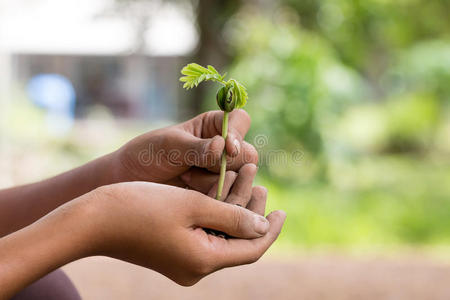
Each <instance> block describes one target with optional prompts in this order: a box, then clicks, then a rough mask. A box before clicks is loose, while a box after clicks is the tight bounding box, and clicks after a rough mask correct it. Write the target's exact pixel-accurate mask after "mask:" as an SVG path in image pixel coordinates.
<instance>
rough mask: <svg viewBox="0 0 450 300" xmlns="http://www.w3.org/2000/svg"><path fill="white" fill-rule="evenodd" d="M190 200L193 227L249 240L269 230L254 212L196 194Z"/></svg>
mask: <svg viewBox="0 0 450 300" xmlns="http://www.w3.org/2000/svg"><path fill="white" fill-rule="evenodd" d="M197 194H198V195H197V197H194V198H192V201H193V203H192V204H193V205H194V206H195V207H194V209H192V223H193V225H194V226H199V227H202V228H209V229H214V230H218V231H221V232H224V233H226V234H228V235H230V236H233V237H238V238H244V239H251V238H257V237H261V236H263V235H264V234H266V233H267V231H268V230H269V222H268V221H267V220H266V218H264V217H263V216H260V215H258V214H255V213H254V212H252V211H250V210H248V209H245V208H243V207H239V206H237V205H231V204H228V203H224V202H221V201H211V199H210V198H209V197H206V196H205V195H203V194H199V193H197Z"/></svg>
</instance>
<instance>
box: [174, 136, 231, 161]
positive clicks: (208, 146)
mask: <svg viewBox="0 0 450 300" xmlns="http://www.w3.org/2000/svg"><path fill="white" fill-rule="evenodd" d="M177 143H178V145H180V146H181V149H180V150H181V155H182V156H181V159H182V162H183V164H184V165H187V166H190V167H200V168H212V167H215V166H218V165H220V157H221V155H222V152H223V149H224V147H225V141H224V139H223V138H222V137H221V136H219V135H217V136H214V137H213V138H208V139H202V138H198V137H195V136H193V135H182V136H181V137H180V138H179V139H178V141H177ZM180 146H179V147H180Z"/></svg>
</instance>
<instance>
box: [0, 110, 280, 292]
mask: <svg viewBox="0 0 450 300" xmlns="http://www.w3.org/2000/svg"><path fill="white" fill-rule="evenodd" d="M222 116H223V114H222V112H220V111H213V112H208V113H205V114H202V115H199V116H197V117H195V118H194V119H192V120H189V121H187V122H185V123H182V124H178V125H175V126H171V127H167V128H164V129H160V130H156V131H152V132H148V133H146V134H144V135H141V136H139V137H137V138H135V139H133V140H131V141H130V142H129V143H127V144H126V145H124V146H123V147H121V148H120V149H118V150H117V151H115V152H113V153H111V154H108V155H105V156H103V157H101V158H99V159H97V160H94V161H92V162H90V163H88V164H86V165H84V166H81V167H79V168H77V169H74V170H71V171H69V172H66V173H64V174H61V175H58V176H55V177H53V178H50V179H47V180H44V181H41V182H38V183H34V184H29V185H25V186H21V187H16V188H11V189H6V190H3V191H0V237H2V236H3V237H2V238H0V299H9V298H10V297H11V296H12V295H14V294H15V293H17V292H18V291H20V290H21V289H23V288H24V287H25V286H27V285H28V284H30V283H31V282H33V281H35V280H36V279H38V278H40V277H42V276H44V275H45V274H47V273H49V272H51V271H52V270H54V269H56V268H58V267H60V266H62V265H64V264H66V263H68V262H71V261H74V260H76V259H79V258H82V257H87V256H92V255H106V256H110V257H114V258H117V259H121V260H124V261H128V262H131V263H135V264H138V265H141V266H144V267H147V268H150V269H153V270H155V271H158V272H160V273H162V274H164V275H166V276H167V277H169V278H170V279H172V280H174V281H175V282H177V283H179V284H181V285H192V284H194V283H195V282H197V281H198V280H200V279H201V278H202V277H203V276H206V275H207V274H209V273H211V272H214V271H216V270H218V269H221V268H224V267H229V266H235V265H241V264H245V263H250V262H253V261H256V260H257V259H258V258H259V257H260V256H261V255H262V254H263V253H264V252H265V251H266V250H267V248H268V247H269V246H270V244H271V243H273V241H274V240H275V239H276V237H277V235H278V234H279V232H280V230H281V227H282V224H283V222H284V218H285V214H284V213H283V212H281V211H277V212H274V213H272V214H270V215H269V216H267V219H265V218H263V217H262V216H263V215H264V210H265V203H266V197H267V191H266V189H265V188H263V187H252V182H253V179H254V177H255V174H256V171H257V168H256V165H255V164H256V163H257V160H258V156H257V153H256V151H255V149H254V148H253V147H252V146H251V145H250V144H248V143H246V142H244V141H243V138H244V136H245V134H246V133H247V130H248V128H249V126H250V118H249V117H248V115H247V114H246V113H245V112H244V111H241V110H236V111H233V112H232V113H231V114H230V128H229V136H228V138H227V140H226V141H224V140H223V139H222V138H221V137H220V134H221V132H220V130H221V123H222ZM224 147H225V148H226V150H227V153H230V157H229V161H228V167H227V168H228V169H229V170H230V171H228V172H227V173H226V178H225V185H224V191H223V197H222V199H221V200H222V201H223V202H220V201H215V200H213V199H211V197H214V196H215V194H216V191H217V179H218V174H217V171H218V168H219V165H220V154H221V153H222V151H223V149H224ZM148 149H151V151H149V150H148ZM146 151H147V152H146ZM170 151H172V152H170ZM174 151H175V152H176V153H178V155H177V156H173V155H172V154H170V153H174ZM157 153H162V154H161V156H160V159H158V160H149V159H145V155H147V157H148V158H150V157H152V156H154V155H156V154H157ZM142 154H144V156H143V155H142ZM192 157H194V159H191V158H192ZM233 170H234V171H233ZM235 171H237V172H235ZM120 182H125V183H120ZM150 182H153V183H150ZM72 199H73V200H72ZM240 206H241V207H240ZM246 208H247V209H246ZM255 216H257V217H255ZM255 220H259V221H260V222H259V223H258V224H259V226H258V227H255V225H254V224H255ZM263 220H265V221H263ZM267 222H268V223H267ZM202 228H209V229H215V230H218V231H222V232H225V233H227V234H228V235H230V236H233V237H235V238H233V239H222V238H220V237H216V236H213V235H208V234H206V233H205V231H204V230H203V229H202ZM30 245H32V247H30Z"/></svg>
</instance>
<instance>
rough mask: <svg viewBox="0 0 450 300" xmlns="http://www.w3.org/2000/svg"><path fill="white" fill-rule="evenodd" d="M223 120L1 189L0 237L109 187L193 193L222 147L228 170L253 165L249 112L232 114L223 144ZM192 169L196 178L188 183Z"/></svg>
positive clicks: (153, 135)
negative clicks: (138, 185)
mask: <svg viewBox="0 0 450 300" xmlns="http://www.w3.org/2000/svg"><path fill="white" fill-rule="evenodd" d="M222 117H223V112H221V111H210V112H207V113H203V114H201V115H199V116H197V117H195V118H193V119H191V120H189V121H186V122H184V123H181V124H177V125H174V126H171V127H167V128H163V129H159V130H155V131H151V132H147V133H145V134H143V135H141V136H138V137H136V138H135V139H133V140H131V141H130V142H128V143H127V144H125V145H124V146H123V147H121V148H120V149H118V150H117V151H114V152H113V153H110V154H108V155H105V156H103V157H100V158H98V159H96V160H94V161H91V162H89V163H87V164H85V165H83V166H81V167H79V168H76V169H74V170H71V171H68V172H66V173H63V174H61V175H58V176H55V177H53V178H50V179H47V180H44V181H41V182H37V183H33V184H28V185H24V186H19V187H14V188H10V189H6V190H0V237H1V236H4V235H6V234H9V233H11V232H14V231H17V230H19V229H21V228H23V227H25V226H28V225H29V224H31V223H33V222H34V221H36V220H38V219H39V218H41V217H42V216H44V215H46V214H47V213H49V212H51V211H52V210H54V209H55V208H57V207H59V206H60V205H62V204H64V203H66V202H68V201H70V200H72V199H75V198H77V197H79V196H81V195H83V194H85V193H87V192H89V191H92V190H94V189H95V188H97V187H100V186H104V185H108V184H113V183H119V182H128V181H150V182H156V183H164V184H169V185H173V186H178V187H187V186H191V187H192V188H193V189H196V187H197V186H199V185H202V183H201V181H203V177H208V178H212V177H211V176H215V175H214V174H215V173H217V172H218V170H219V169H218V168H219V165H220V154H221V153H222V151H223V148H224V147H226V149H227V153H230V157H229V165H228V169H230V170H239V169H240V168H241V167H242V166H243V165H244V164H245V163H253V164H256V163H257V161H258V154H257V152H256V150H255V149H254V148H253V146H251V145H250V144H248V143H246V142H245V141H243V138H244V137H245V134H246V133H247V131H248V129H249V127H250V118H249V116H248V114H247V113H246V112H245V111H243V110H235V111H233V112H232V113H231V114H230V121H229V122H230V127H229V136H228V138H227V140H226V143H225V142H224V140H223V139H222V138H221V137H220V135H221V124H222ZM149 149H150V150H151V151H150V150H149ZM158 153H159V157H160V158H159V159H158V160H157V159H154V160H153V161H151V163H149V162H150V159H149V157H151V156H156V155H158ZM169 153H171V154H173V153H178V156H177V157H176V158H175V156H173V155H169ZM192 171H194V172H196V174H197V175H196V176H194V177H192V179H191V180H189V178H190V175H189V174H190V173H191V172H192ZM199 172H200V174H202V175H201V176H200V175H198V174H199ZM183 178H186V179H188V180H183ZM216 180H217V179H216ZM208 182H209V181H208ZM211 185H212V184H211Z"/></svg>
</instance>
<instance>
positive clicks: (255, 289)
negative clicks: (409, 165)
mask: <svg viewBox="0 0 450 300" xmlns="http://www.w3.org/2000/svg"><path fill="white" fill-rule="evenodd" d="M64 269H65V271H66V272H67V273H68V275H69V276H70V277H71V278H72V280H73V281H74V283H75V285H76V286H77V287H78V289H79V290H80V293H81V295H82V297H83V299H84V300H94V299H95V300H97V299H109V300H116V299H117V300H119V299H120V300H123V299H127V300H128V299H129V300H134V299H138V300H139V299H195V300H201V299H208V300H210V299H212V300H222V299H224V300H225V299H226V300H229V299H236V300H238V299H258V300H263V299H277V300H284V299H295V300H299V299H314V300H321V299H330V300H331V299H332V300H341V299H364V300H370V299H389V300H390V299H395V300H399V299H408V300H414V299H426V300H432V299H442V300H444V299H445V300H448V299H450V265H449V264H445V263H438V262H432V261H430V260H426V259H417V258H407V259H386V258H377V259H367V258H366V259H356V258H348V257H347V258H346V257H330V256H326V257H323V256H322V257H303V258H297V259H295V260H289V259H282V260H281V259H275V258H266V259H264V260H262V261H260V262H258V263H256V264H254V265H250V266H244V267H239V268H233V269H227V270H222V271H219V272H217V273H215V274H213V275H210V276H209V277H207V278H205V279H203V280H202V281H200V282H199V283H198V284H197V285H195V286H193V287H189V288H184V287H180V286H177V285H176V284H174V283H172V282H171V281H170V280H168V279H166V278H165V277H163V276H161V275H159V274H157V273H155V272H152V271H149V270H146V269H143V268H140V267H137V266H133V265H130V264H126V263H123V262H120V261H116V260H112V259H109V258H103V257H94V258H88V259H84V260H81V261H78V262H75V263H72V264H70V265H68V266H66V267H65V268H64Z"/></svg>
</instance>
